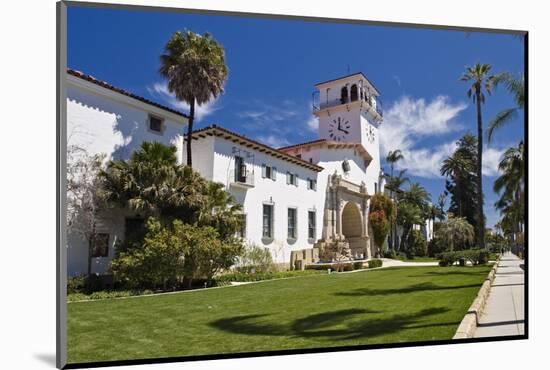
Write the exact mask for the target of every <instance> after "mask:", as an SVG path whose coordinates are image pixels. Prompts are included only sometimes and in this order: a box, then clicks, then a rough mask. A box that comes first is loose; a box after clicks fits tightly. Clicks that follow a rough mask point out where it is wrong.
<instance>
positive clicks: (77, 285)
mask: <svg viewBox="0 0 550 370" xmlns="http://www.w3.org/2000/svg"><path fill="white" fill-rule="evenodd" d="M86 281H87V279H86V276H85V275H80V276H74V277H70V278H68V279H67V294H71V293H81V292H84V291H85V290H86Z"/></svg>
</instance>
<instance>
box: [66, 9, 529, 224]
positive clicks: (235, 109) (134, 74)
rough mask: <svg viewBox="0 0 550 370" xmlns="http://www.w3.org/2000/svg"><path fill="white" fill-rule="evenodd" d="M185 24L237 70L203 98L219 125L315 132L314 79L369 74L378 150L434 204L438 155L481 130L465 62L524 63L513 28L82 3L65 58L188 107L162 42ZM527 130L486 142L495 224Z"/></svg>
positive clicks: (497, 101) (291, 137)
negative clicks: (502, 164) (502, 161)
mask: <svg viewBox="0 0 550 370" xmlns="http://www.w3.org/2000/svg"><path fill="white" fill-rule="evenodd" d="M183 29H189V30H192V31H194V32H197V33H204V32H210V33H211V34H212V35H213V36H214V37H215V38H216V39H217V40H218V41H219V42H220V43H221V44H222V45H223V47H224V48H225V52H226V62H227V65H228V68H229V78H228V81H227V83H226V86H225V93H224V94H223V95H222V96H221V97H220V98H219V99H218V100H216V101H215V102H212V103H210V104H208V105H206V106H203V107H200V109H199V111H198V114H199V117H198V122H197V125H196V126H197V128H200V127H203V126H206V125H209V124H212V123H217V124H220V125H222V126H224V127H227V128H229V129H231V130H236V131H238V132H240V133H242V134H244V135H247V136H249V137H251V138H255V139H257V140H260V141H263V142H265V143H267V144H270V145H273V146H282V145H287V144H291V143H297V142H302V141H307V140H312V139H315V138H317V133H316V129H315V125H316V123H315V121H314V120H313V119H312V114H311V94H312V92H313V85H314V84H315V83H317V82H320V81H324V80H328V79H332V78H335V77H339V76H341V75H345V74H348V71H351V72H357V71H362V72H363V73H365V74H366V75H367V77H368V78H369V79H370V80H371V81H372V82H373V83H374V84H375V85H376V87H377V88H378V90H379V91H380V92H381V98H382V101H383V103H384V117H385V119H384V123H383V124H382V128H381V141H382V144H381V153H387V151H388V150H392V149H402V150H403V151H404V152H405V155H406V160H405V161H403V162H402V163H400V165H398V168H399V167H401V168H408V172H409V177H411V179H412V180H413V181H417V182H420V183H421V184H422V185H424V186H425V187H426V188H427V189H428V190H429V191H430V193H431V194H432V198H433V200H434V201H436V200H437V197H438V195H439V194H440V193H441V192H442V191H443V189H444V179H443V178H441V177H440V176H438V172H439V167H440V163H441V160H442V159H443V158H445V157H446V156H447V155H448V154H449V153H450V152H451V151H452V150H453V143H454V142H455V141H456V140H457V139H458V138H460V137H461V136H462V135H463V134H464V133H466V132H467V131H471V132H472V133H475V132H476V121H475V110H474V106H473V104H472V102H471V101H470V100H468V99H467V97H466V90H467V84H466V83H464V82H461V81H459V77H460V75H461V73H462V72H463V70H464V68H465V66H467V65H472V64H474V63H476V62H478V61H479V62H482V63H489V64H492V65H493V70H494V72H500V71H510V72H512V73H514V74H519V73H520V72H522V71H523V69H524V63H523V51H524V45H523V43H522V41H521V40H520V39H519V38H517V37H514V36H510V35H505V34H488V33H469V34H466V33H464V32H459V31H442V30H426V29H411V28H402V27H386V26H370V25H350V24H339V23H326V22H305V21H301V20H268V19H259V18H243V17H237V16H234V17H232V16H212V15H208V16H207V15H196V14H172V13H163V12H144V11H137V10H113V9H110V10H106V9H93V8H80V7H69V10H68V66H69V67H71V68H74V69H77V70H81V71H82V72H85V73H88V74H91V75H93V76H95V77H96V78H99V79H102V80H106V81H108V82H110V83H112V84H113V85H115V86H118V87H122V88H124V89H127V90H130V91H132V92H134V93H136V94H138V95H142V96H145V97H148V98H150V99H152V100H155V101H158V102H159V103H163V104H167V105H172V106H174V107H176V108H179V109H182V110H183V111H186V110H187V109H186V106H185V105H183V104H181V103H179V102H177V101H175V100H174V99H173V97H171V96H170V95H169V94H168V93H167V91H166V87H165V82H164V81H163V80H162V79H161V77H160V76H159V74H158V68H159V55H160V54H161V52H162V50H163V47H164V44H165V43H166V41H167V40H168V39H169V37H170V35H171V34H172V33H173V32H174V31H176V30H183ZM513 106H514V103H513V100H512V98H511V97H510V96H509V95H508V94H507V93H506V92H505V91H504V90H503V89H502V90H498V91H496V92H495V93H493V95H491V96H489V97H487V103H486V105H485V106H484V107H483V116H484V121H485V123H487V122H488V121H489V120H490V119H491V118H492V117H494V116H495V115H496V113H497V112H499V111H500V110H502V109H505V108H509V107H513ZM523 135H524V133H523V119H522V118H518V120H517V121H516V122H512V123H511V124H510V125H508V126H507V127H506V129H505V130H502V131H500V132H499V133H498V134H497V137H496V139H495V140H494V141H493V142H492V143H491V145H490V146H489V147H486V149H487V150H486V153H485V155H484V161H485V165H484V173H485V176H484V192H485V197H486V201H485V210H486V215H487V219H488V222H487V223H488V226H492V225H493V224H494V223H495V222H496V221H498V215H497V213H496V212H495V210H494V209H493V203H494V201H495V200H496V198H497V196H496V195H495V194H494V193H493V192H492V186H493V182H494V180H495V178H496V177H495V176H496V175H498V173H497V165H498V160H499V158H500V155H501V153H502V152H503V151H504V150H505V149H506V148H507V147H509V146H512V145H516V144H517V143H518V142H519V141H520V140H521V139H522V138H523ZM386 167H387V166H386Z"/></svg>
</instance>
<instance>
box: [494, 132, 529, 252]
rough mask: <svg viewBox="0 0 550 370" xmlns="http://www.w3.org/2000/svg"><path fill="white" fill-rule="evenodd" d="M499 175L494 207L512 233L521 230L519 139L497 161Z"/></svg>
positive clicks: (522, 170) (522, 169)
mask: <svg viewBox="0 0 550 370" xmlns="http://www.w3.org/2000/svg"><path fill="white" fill-rule="evenodd" d="M499 170H500V172H501V175H500V176H499V177H498V178H497V179H496V181H495V184H494V191H495V192H496V193H498V194H500V195H501V197H500V199H499V200H498V201H497V202H496V203H495V208H497V209H499V210H500V211H501V214H502V215H503V220H505V222H504V223H506V224H507V225H508V231H510V232H511V233H512V234H514V235H513V239H514V241H515V240H517V234H519V233H522V232H523V219H524V216H525V215H524V205H525V153H524V144H523V141H521V142H520V143H519V144H518V146H517V147H512V148H509V149H508V150H506V152H504V155H503V158H502V160H501V161H500V163H499Z"/></svg>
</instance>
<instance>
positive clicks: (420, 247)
mask: <svg viewBox="0 0 550 370" xmlns="http://www.w3.org/2000/svg"><path fill="white" fill-rule="evenodd" d="M407 244H408V246H409V247H408V249H407V252H408V253H407V257H409V255H411V256H413V257H414V256H416V257H424V256H426V255H427V254H428V243H427V242H426V239H424V236H423V235H422V232H421V231H420V230H412V231H411V233H410V234H409V239H408V243H407Z"/></svg>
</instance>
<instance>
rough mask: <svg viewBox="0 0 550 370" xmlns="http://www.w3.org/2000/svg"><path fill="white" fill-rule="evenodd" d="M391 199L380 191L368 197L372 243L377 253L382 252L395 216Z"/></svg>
mask: <svg viewBox="0 0 550 370" xmlns="http://www.w3.org/2000/svg"><path fill="white" fill-rule="evenodd" d="M395 213H396V212H395V207H394V203H393V201H392V200H391V199H390V198H389V197H387V196H386V195H384V194H382V193H378V194H375V195H373V196H372V197H371V199H370V207H369V225H370V227H371V229H372V233H373V240H374V244H375V245H376V247H377V249H378V254H380V255H381V254H382V253H383V251H382V246H383V245H384V242H385V240H386V238H387V236H388V233H389V231H390V224H391V223H392V222H393V220H394V218H395Z"/></svg>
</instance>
